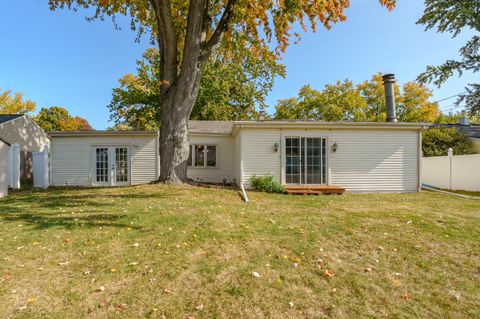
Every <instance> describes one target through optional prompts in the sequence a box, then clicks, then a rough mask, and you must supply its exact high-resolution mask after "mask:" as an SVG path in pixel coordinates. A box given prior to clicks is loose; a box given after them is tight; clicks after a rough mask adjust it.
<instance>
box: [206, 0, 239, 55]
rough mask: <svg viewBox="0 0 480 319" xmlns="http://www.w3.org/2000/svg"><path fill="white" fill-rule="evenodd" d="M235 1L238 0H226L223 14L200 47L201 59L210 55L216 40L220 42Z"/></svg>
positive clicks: (226, 28) (230, 17) (228, 22)
mask: <svg viewBox="0 0 480 319" xmlns="http://www.w3.org/2000/svg"><path fill="white" fill-rule="evenodd" d="M237 2H238V0H228V3H227V6H226V7H225V10H224V11H223V15H222V17H221V18H220V21H219V22H218V25H217V28H216V29H215V31H214V32H213V34H212V36H211V37H210V40H208V42H206V43H205V45H204V47H203V48H202V54H201V57H200V58H201V59H202V60H208V58H209V57H210V54H211V53H212V50H213V47H214V46H215V45H216V44H217V43H218V42H220V39H221V38H222V36H223V34H224V33H225V32H226V31H227V30H228V27H229V24H230V21H231V19H232V16H233V11H234V8H235V5H236V4H237Z"/></svg>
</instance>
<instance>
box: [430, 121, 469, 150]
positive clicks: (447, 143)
mask: <svg viewBox="0 0 480 319" xmlns="http://www.w3.org/2000/svg"><path fill="white" fill-rule="evenodd" d="M422 142H423V143H422V149H423V156H426V157H431V156H446V155H447V154H448V149H449V148H452V149H453V154H454V155H468V154H474V153H475V151H474V149H473V142H472V140H470V139H469V138H468V136H466V135H465V134H464V133H462V132H460V131H458V130H457V129H456V128H455V127H441V126H437V127H432V128H430V129H428V130H425V131H423V141H422Z"/></svg>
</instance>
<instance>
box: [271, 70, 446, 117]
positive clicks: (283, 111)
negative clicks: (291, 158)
mask: <svg viewBox="0 0 480 319" xmlns="http://www.w3.org/2000/svg"><path fill="white" fill-rule="evenodd" d="M395 95H396V107H397V118H398V120H399V121H401V122H429V123H433V122H434V121H435V119H436V118H437V117H438V115H439V110H438V104H437V103H435V102H432V101H430V99H431V98H432V96H433V95H432V93H431V91H430V90H429V89H428V88H426V87H425V86H423V85H421V84H419V83H416V82H408V83H405V84H404V85H403V86H402V87H401V88H400V86H399V85H398V84H395ZM275 118H277V119H316V120H323V121H356V122H359V121H385V120H386V107H385V90H384V87H383V82H382V74H381V73H378V74H375V75H374V76H373V77H372V79H371V80H370V81H365V82H362V83H360V84H357V85H354V84H353V83H352V82H351V81H349V80H345V81H344V82H340V81H339V82H337V83H336V84H334V85H330V84H327V85H325V87H324V88H323V90H322V91H317V90H315V89H312V88H311V87H310V86H308V85H307V86H304V87H303V88H302V89H300V92H299V94H298V97H296V98H290V99H285V100H280V101H279V102H278V104H277V106H276V114H275Z"/></svg>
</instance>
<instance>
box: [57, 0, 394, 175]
mask: <svg viewBox="0 0 480 319" xmlns="http://www.w3.org/2000/svg"><path fill="white" fill-rule="evenodd" d="M379 2H380V4H382V5H384V6H386V7H387V8H388V9H389V10H392V9H393V7H394V5H395V0H379ZM48 3H49V5H50V8H51V9H52V10H56V9H64V8H68V9H71V10H78V9H88V8H90V9H93V10H95V14H94V16H93V17H91V19H95V18H104V17H105V16H111V17H112V18H113V20H114V21H115V16H116V15H118V14H120V15H126V16H128V17H130V18H131V27H132V29H134V30H136V31H137V32H138V34H139V36H141V35H142V34H144V33H147V34H150V35H151V40H152V42H154V43H155V44H156V45H157V46H158V48H159V51H160V61H159V64H160V80H159V91H160V100H161V106H162V107H161V110H160V113H161V114H160V119H161V127H160V161H161V162H160V165H161V172H160V179H159V181H161V182H165V183H183V182H185V181H186V180H187V159H188V149H189V144H188V132H187V122H188V118H189V116H190V113H191V112H192V109H193V106H194V104H195V100H196V98H197V95H198V90H199V87H200V80H201V77H202V74H203V71H204V69H205V66H206V64H207V61H208V60H209V58H210V56H211V54H212V51H213V49H214V48H216V47H217V48H218V47H220V48H221V49H222V50H223V52H224V55H225V57H226V58H229V57H230V56H231V57H232V59H233V58H234V55H233V54H231V53H232V52H235V50H251V51H252V52H254V53H255V54H258V55H264V56H266V57H274V58H279V57H280V53H281V52H284V51H285V49H286V48H287V47H288V45H289V44H290V42H291V40H292V38H294V39H295V38H299V37H300V34H299V33H297V32H294V30H293V27H294V25H296V24H299V25H300V26H301V27H302V29H303V30H304V31H308V30H312V31H315V30H316V29H317V27H318V26H323V27H325V28H327V29H329V28H331V26H332V25H333V24H335V23H337V22H341V21H345V20H346V16H345V9H347V8H348V7H349V6H350V0H263V1H254V0H190V1H187V0H49V1H48ZM232 63H235V61H232Z"/></svg>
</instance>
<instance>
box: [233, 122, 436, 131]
mask: <svg viewBox="0 0 480 319" xmlns="http://www.w3.org/2000/svg"><path fill="white" fill-rule="evenodd" d="M429 125H430V124H428V123H411V122H396V123H393V122H320V121H296V120H293V121H235V122H234V126H238V127H241V128H246V127H256V128H272V127H288V128H290V127H318V128H324V127H327V128H391V129H423V128H425V127H427V126H429Z"/></svg>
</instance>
